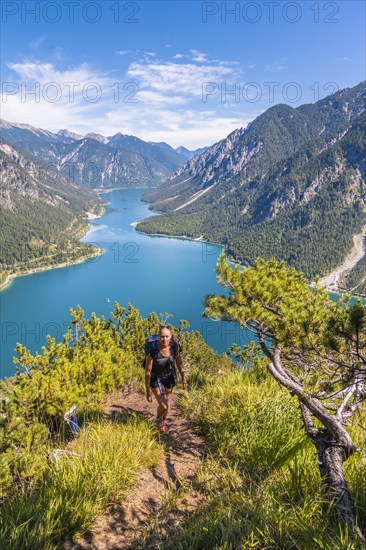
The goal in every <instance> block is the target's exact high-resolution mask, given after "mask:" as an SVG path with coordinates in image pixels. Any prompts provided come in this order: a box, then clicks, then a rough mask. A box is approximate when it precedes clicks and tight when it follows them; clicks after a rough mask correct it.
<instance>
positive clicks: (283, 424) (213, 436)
mask: <svg viewBox="0 0 366 550" xmlns="http://www.w3.org/2000/svg"><path fill="white" fill-rule="evenodd" d="M182 406H183V410H184V411H185V413H186V414H188V415H190V414H191V413H190V411H192V419H194V420H195V422H196V423H197V425H198V427H199V428H200V429H202V430H203V431H204V433H205V434H206V436H207V438H208V440H209V442H210V445H211V447H212V449H213V451H214V452H215V453H217V454H218V455H219V456H220V457H224V458H226V459H229V460H230V462H231V463H235V464H236V465H237V466H238V468H239V469H240V470H241V471H245V472H246V473H247V474H248V475H250V476H251V477H252V479H254V478H255V477H262V476H263V475H268V473H269V472H271V471H272V470H274V469H276V468H278V467H280V466H282V465H283V464H284V463H286V462H287V461H288V459H289V457H291V456H292V455H294V454H295V453H296V452H297V450H298V449H299V448H301V447H302V446H304V444H305V435H304V433H303V432H302V430H301V420H300V418H299V415H298V410H297V406H296V403H295V402H294V400H293V399H292V398H291V397H290V396H289V395H288V394H287V392H284V391H282V392H281V391H278V390H277V391H276V384H275V382H273V381H272V380H271V378H270V377H269V376H268V375H267V376H266V377H265V379H261V378H259V379H258V376H257V373H256V372H255V371H252V372H244V373H239V372H234V373H232V374H228V373H223V374H221V375H220V376H219V377H215V378H214V379H213V380H211V381H208V382H207V383H206V384H205V385H204V387H201V389H199V390H197V392H194V393H189V394H188V395H187V396H186V397H185V399H184V400H183V404H182ZM193 411H194V412H193Z"/></svg>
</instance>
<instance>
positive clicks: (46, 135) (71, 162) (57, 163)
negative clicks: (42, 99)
mask: <svg viewBox="0 0 366 550" xmlns="http://www.w3.org/2000/svg"><path fill="white" fill-rule="evenodd" d="M0 138H1V139H2V140H5V141H7V142H8V143H10V144H11V145H12V146H14V147H18V148H20V149H21V150H22V151H26V152H28V153H31V154H32V155H34V156H36V157H37V158H38V159H39V160H41V161H44V162H45V163H47V164H49V165H50V166H52V167H53V168H54V169H55V170H57V171H59V172H62V173H63V174H64V175H65V176H67V177H68V178H69V179H71V180H72V181H73V182H75V183H81V184H82V185H86V186H87V187H90V188H94V189H97V188H99V187H102V188H111V187H156V186H158V185H160V184H161V183H162V182H163V181H165V180H166V179H167V178H168V177H170V176H171V175H172V174H173V172H174V171H175V170H176V169H177V168H178V167H179V166H180V165H182V164H184V163H185V162H186V161H187V158H191V157H192V156H194V154H195V153H196V152H195V151H189V150H188V149H185V148H183V147H181V148H178V149H180V150H181V151H178V150H175V149H173V147H170V145H168V144H167V143H153V142H145V141H143V140H141V139H139V138H137V137H135V136H129V135H125V134H122V133H120V132H119V133H117V134H115V135H113V136H109V137H105V136H102V135H101V134H97V133H93V132H91V133H88V134H86V135H85V136H82V135H79V134H76V133H74V132H70V131H69V130H67V129H63V130H60V131H59V132H57V133H53V132H49V131H48V130H43V129H41V128H35V127H33V126H30V125H28V124H15V123H10V122H7V121H5V120H3V119H1V120H0Z"/></svg>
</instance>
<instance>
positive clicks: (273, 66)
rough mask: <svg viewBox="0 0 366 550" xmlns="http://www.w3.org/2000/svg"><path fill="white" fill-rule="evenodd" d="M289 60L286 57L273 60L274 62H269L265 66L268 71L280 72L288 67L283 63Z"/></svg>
mask: <svg viewBox="0 0 366 550" xmlns="http://www.w3.org/2000/svg"><path fill="white" fill-rule="evenodd" d="M285 61H287V59H286V58H282V59H279V60H278V61H273V62H272V63H268V65H266V66H265V69H266V71H272V72H280V71H283V70H284V69H286V67H285V66H284V65H283V63H284V62H285Z"/></svg>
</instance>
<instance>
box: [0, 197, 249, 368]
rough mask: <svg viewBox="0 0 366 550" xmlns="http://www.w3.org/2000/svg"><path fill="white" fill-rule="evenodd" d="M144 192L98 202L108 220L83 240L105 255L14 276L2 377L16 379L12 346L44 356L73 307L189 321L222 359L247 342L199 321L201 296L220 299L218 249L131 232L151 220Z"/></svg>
mask: <svg viewBox="0 0 366 550" xmlns="http://www.w3.org/2000/svg"><path fill="white" fill-rule="evenodd" d="M144 192H146V189H145V190H141V189H128V190H127V189H118V190H114V191H112V192H110V193H106V194H104V195H103V198H104V199H106V200H107V201H108V202H109V204H108V206H107V207H106V214H105V215H104V216H103V217H102V218H99V219H97V220H94V221H93V223H92V226H91V229H90V231H89V232H88V233H87V234H86V235H85V237H84V238H83V239H82V241H84V242H88V243H95V244H96V245H98V246H100V247H101V248H103V250H104V253H103V254H101V255H100V256H98V257H95V258H91V259H89V260H87V261H85V262H83V263H81V264H77V265H73V266H68V267H64V268H60V269H52V270H48V271H44V272H40V273H35V274H32V275H27V276H23V277H17V278H16V279H15V280H14V281H13V282H12V284H11V286H9V287H8V288H6V289H5V290H3V291H2V292H1V293H0V301H1V304H0V310H1V357H0V378H4V377H6V376H11V375H12V374H14V373H15V366H14V364H13V361H12V358H13V356H14V355H15V352H14V348H15V345H16V343H17V342H21V343H22V344H24V345H25V346H26V347H27V348H28V349H30V350H31V351H32V352H33V353H34V352H35V351H39V352H41V348H42V345H44V343H45V340H46V335H47V334H50V335H51V336H52V337H55V338H56V340H57V341H59V340H61V339H62V336H63V334H64V333H65V332H66V330H67V327H68V326H69V325H70V315H69V308H70V307H72V308H74V309H75V308H76V306H77V305H78V304H80V306H81V307H82V308H83V309H84V311H85V314H86V316H87V317H89V316H90V315H91V313H92V312H95V313H96V315H97V316H98V317H100V316H101V315H105V316H106V317H108V318H109V317H110V313H111V311H112V310H113V307H114V302H115V301H117V302H119V304H120V305H122V306H127V304H128V303H129V302H130V303H132V305H133V306H134V307H136V308H138V309H139V310H140V312H141V314H142V315H143V316H147V315H148V314H149V313H150V312H153V311H154V312H155V313H158V314H160V313H165V312H167V313H171V314H172V315H173V318H172V319H171V320H170V322H171V323H172V324H173V325H174V324H175V325H178V324H179V320H180V319H186V320H187V321H189V323H190V326H191V328H192V329H195V330H199V331H200V332H201V333H202V335H203V337H204V339H205V341H206V342H207V343H208V344H209V345H210V346H212V347H213V348H214V349H215V350H216V351H218V352H223V351H226V350H227V348H228V347H229V346H230V345H231V344H232V343H233V342H237V343H239V344H241V345H242V344H244V343H247V342H248V341H249V339H250V335H249V336H248V334H246V333H244V331H241V330H240V329H239V327H238V325H235V324H232V323H222V322H213V321H210V320H208V319H205V318H203V317H202V311H203V305H202V300H203V298H204V296H205V295H206V294H208V293H210V292H216V293H222V288H221V287H220V286H219V285H218V283H217V282H216V273H215V266H216V263H217V259H218V256H219V254H220V253H221V250H222V249H221V247H219V246H216V245H212V244H208V243H201V242H195V241H190V240H188V239H175V238H174V239H173V238H166V237H151V236H147V235H144V234H141V233H138V232H136V231H135V229H134V227H133V225H132V224H133V223H134V222H136V221H138V220H141V219H142V218H145V217H147V216H150V215H152V213H151V211H149V210H148V205H147V204H146V203H143V202H141V200H140V197H141V195H142V194H143V193H144Z"/></svg>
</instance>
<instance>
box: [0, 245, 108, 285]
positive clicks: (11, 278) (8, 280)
mask: <svg viewBox="0 0 366 550" xmlns="http://www.w3.org/2000/svg"><path fill="white" fill-rule="evenodd" d="M102 253H103V249H99V250H97V251H96V252H94V253H93V254H88V255H86V256H82V257H81V258H78V259H77V260H75V261H71V260H70V261H67V262H62V263H60V264H54V265H51V264H50V265H45V266H42V267H35V268H34V269H29V270H27V271H24V272H22V273H10V274H9V275H8V276H7V277H6V279H5V281H3V282H2V284H1V285H0V292H2V291H3V290H6V289H7V288H9V286H10V285H11V284H12V282H13V281H14V279H16V278H17V277H25V276H26V275H33V274H34V273H41V272H42V271H50V270H51V269H60V268H61V267H69V266H71V265H77V264H81V263H83V262H86V261H87V260H90V259H91V258H95V257H96V256H100V254H102Z"/></svg>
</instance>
